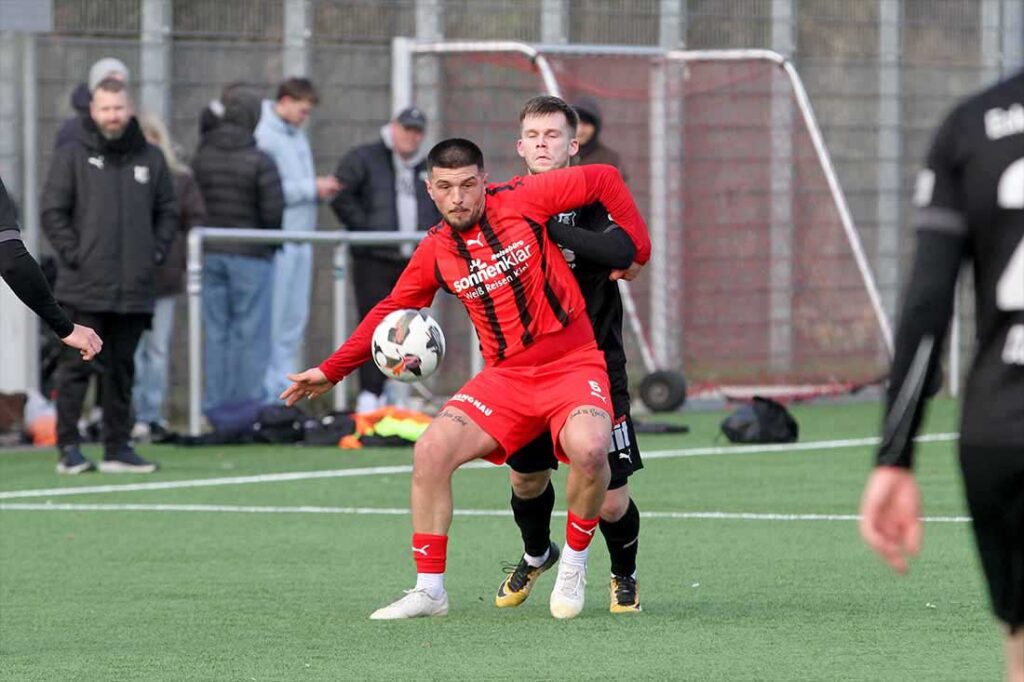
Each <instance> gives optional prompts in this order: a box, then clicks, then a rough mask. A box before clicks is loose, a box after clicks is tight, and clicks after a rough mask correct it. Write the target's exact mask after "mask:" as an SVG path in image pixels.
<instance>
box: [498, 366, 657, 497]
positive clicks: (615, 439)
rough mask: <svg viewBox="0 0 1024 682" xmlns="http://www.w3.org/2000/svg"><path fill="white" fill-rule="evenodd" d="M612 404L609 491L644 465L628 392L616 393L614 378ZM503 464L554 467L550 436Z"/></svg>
mask: <svg viewBox="0 0 1024 682" xmlns="http://www.w3.org/2000/svg"><path fill="white" fill-rule="evenodd" d="M612 406H613V408H614V410H615V416H614V417H613V418H612V424H613V426H612V445H611V450H609V451H608V465H609V466H610V467H611V470H612V477H611V480H610V481H609V482H608V490H615V489H617V488H621V487H622V486H624V485H626V483H627V482H628V479H629V477H630V476H632V475H633V472H634V471H637V470H639V469H643V468H644V463H643V460H642V459H641V458H640V446H639V445H638V444H637V442H636V431H635V430H634V429H633V420H632V419H630V417H629V394H628V393H625V394H623V393H622V392H616V391H615V384H614V380H613V383H612ZM505 463H506V464H508V465H509V467H510V468H511V469H512V470H513V471H516V472H518V473H520V474H533V473H537V472H538V471H547V470H548V469H557V468H558V460H557V459H555V453H554V450H553V446H552V444H551V436H550V435H549V434H544V435H543V436H541V437H539V438H537V439H536V440H534V441H532V442H530V443H529V444H527V445H526V446H525V447H523V448H522V449H520V450H517V451H516V452H515V453H513V454H512V455H511V456H510V457H509V458H508V459H507V460H505Z"/></svg>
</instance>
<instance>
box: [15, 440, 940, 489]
mask: <svg viewBox="0 0 1024 682" xmlns="http://www.w3.org/2000/svg"><path fill="white" fill-rule="evenodd" d="M957 435H958V434H955V433H935V434H929V435H925V436H920V437H918V438H917V439H916V440H917V441H918V442H920V443H931V442H945V441H951V440H955V439H956V438H957ZM878 442H879V439H878V438H852V439H844V440H822V441H811V442H808V443H780V444H773V445H734V446H722V447H718V446H716V447H705V448H689V449H682V450H656V451H653V452H645V453H643V457H644V459H645V460H652V459H670V458H678V457H715V456H720V455H749V454H757V453H789V452H803V451H808V450H842V449H847V448H859V447H865V446H870V445H877V444H878ZM461 468H462V469H493V468H494V465H492V464H488V463H487V462H470V463H469V464H464V465H463V466H462V467H461ZM411 472H412V466H411V465H408V464H401V465H396V466H383V467H360V468H356V469H330V470H326V471H292V472H286V473H279V474H258V475H253V476H228V477H221V478H199V479H190V480H184V481H156V482H152V483H124V484H118V485H95V486H79V487H66V488H37V489H34V490H7V491H3V492H0V500H12V499H25V498H32V497H62V496H68V495H96V494H103V493H120V492H136V491H140V490H172V489H178V488H209V487H214V486H222V485H245V484H249V483H276V482H280V481H308V480H313V479H318V478H348V477H352V476H378V475H385V474H408V473H411Z"/></svg>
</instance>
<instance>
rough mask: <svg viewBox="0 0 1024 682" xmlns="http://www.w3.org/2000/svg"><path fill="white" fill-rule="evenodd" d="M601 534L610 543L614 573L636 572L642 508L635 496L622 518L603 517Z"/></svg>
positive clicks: (609, 550) (628, 573) (625, 574)
mask: <svg viewBox="0 0 1024 682" xmlns="http://www.w3.org/2000/svg"><path fill="white" fill-rule="evenodd" d="M601 535H603V536H604V541H605V543H607V545H608V554H609V556H610V557H611V559H612V573H613V574H615V575H621V576H627V575H633V574H634V573H636V551H637V546H638V545H639V544H640V510H639V509H637V508H636V503H635V502H633V498H629V507H628V508H627V509H626V513H625V514H623V516H622V518H621V519H619V520H618V521H615V522H608V521H605V520H604V519H601Z"/></svg>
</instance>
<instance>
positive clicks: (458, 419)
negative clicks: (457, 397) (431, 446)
mask: <svg viewBox="0 0 1024 682" xmlns="http://www.w3.org/2000/svg"><path fill="white" fill-rule="evenodd" d="M434 419H450V420H452V421H453V422H455V423H456V424H459V425H460V426H469V420H468V419H467V418H465V417H463V416H462V415H461V414H459V413H458V412H452V411H451V410H441V411H440V412H438V413H437V416H436V417H434Z"/></svg>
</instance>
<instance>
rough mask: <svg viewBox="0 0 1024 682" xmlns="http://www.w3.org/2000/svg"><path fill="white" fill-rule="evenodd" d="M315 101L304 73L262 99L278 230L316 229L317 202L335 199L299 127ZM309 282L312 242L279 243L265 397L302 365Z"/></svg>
mask: <svg viewBox="0 0 1024 682" xmlns="http://www.w3.org/2000/svg"><path fill="white" fill-rule="evenodd" d="M318 101H319V96H318V95H317V91H316V88H315V87H314V86H313V83H312V82H310V81H309V79H306V78H289V79H288V80H286V81H284V82H283V83H281V85H280V86H279V87H278V89H277V98H276V99H275V100H273V101H271V100H263V112H262V114H261V115H260V122H259V125H257V126H256V144H257V145H258V146H259V148H260V149H262V150H263V151H265V152H266V153H267V154H269V155H270V156H271V157H273V159H274V161H275V162H276V163H277V170H278V173H280V175H281V187H282V189H283V190H284V217H283V219H282V222H281V229H282V230H293V231H311V230H315V229H316V223H317V204H318V202H320V201H328V200H330V199H333V198H334V195H335V194H337V193H338V190H339V189H341V185H340V183H339V182H338V179H337V178H336V177H334V176H333V175H324V176H321V177H317V174H316V166H315V164H314V161H313V152H312V150H311V149H310V146H309V138H307V137H306V131H305V130H304V129H303V128H304V125H305V123H306V121H307V120H308V119H309V116H310V114H311V113H312V111H313V109H314V108H315V107H316V105H317V103H318ZM312 284H313V246H312V244H297V243H296V244H283V245H282V246H281V248H280V249H279V250H278V252H277V255H275V256H274V293H273V306H272V311H273V312H272V321H271V333H270V338H271V350H270V364H269V365H268V366H267V377H266V380H265V390H266V394H267V397H268V399H274V398H276V397H277V396H279V395H280V394H281V392H282V391H284V390H285V389H286V388H288V386H289V384H290V383H291V382H290V381H288V375H289V374H291V373H293V372H297V371H298V370H299V368H300V367H299V365H300V363H301V362H302V360H301V352H300V351H301V348H302V340H303V338H304V337H305V334H306V322H307V321H308V319H309V296H310V292H311V289H312Z"/></svg>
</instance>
